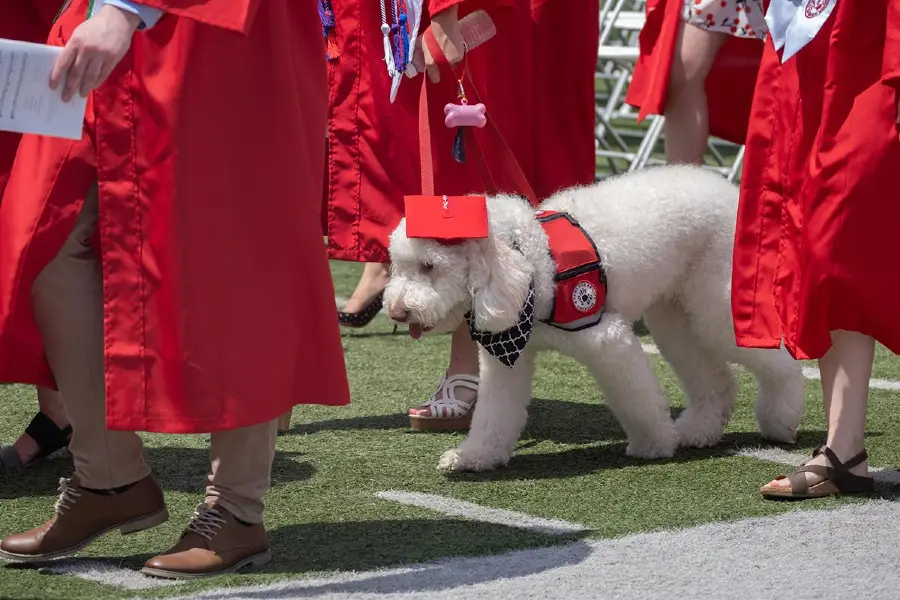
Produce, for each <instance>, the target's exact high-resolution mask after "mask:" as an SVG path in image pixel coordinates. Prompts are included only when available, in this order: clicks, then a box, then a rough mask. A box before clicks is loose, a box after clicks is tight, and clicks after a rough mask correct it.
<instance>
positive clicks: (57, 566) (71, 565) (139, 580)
mask: <svg viewBox="0 0 900 600" xmlns="http://www.w3.org/2000/svg"><path fill="white" fill-rule="evenodd" d="M40 570H41V571H44V572H47V573H53V574H54V575H73V576H75V577H78V578H79V579H86V580H87V581H92V582H94V583H102V584H104V585H112V586H116V587H120V588H124V589H127V590H149V589H153V588H160V587H167V586H172V585H178V584H179V583H184V582H183V581H175V580H171V579H157V578H154V577H147V576H145V575H141V573H140V572H138V571H134V570H131V569H123V568H121V567H116V566H114V565H112V564H110V563H105V562H100V561H97V560H61V561H59V562H56V563H53V564H51V565H49V566H46V567H42V568H41V569H40Z"/></svg>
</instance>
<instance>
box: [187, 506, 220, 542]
mask: <svg viewBox="0 0 900 600" xmlns="http://www.w3.org/2000/svg"><path fill="white" fill-rule="evenodd" d="M225 523H226V521H225V517H223V516H222V513H220V512H219V511H218V510H216V509H215V508H212V507H211V506H209V505H208V504H206V503H204V502H201V503H200V504H198V505H197V508H196V509H195V510H194V515H193V516H192V517H191V520H190V522H188V526H187V528H188V531H192V532H194V533H196V534H197V535H200V536H203V537H204V538H206V539H207V540H211V539H212V537H213V536H214V535H216V534H217V533H218V532H219V529H221V528H222V525H224V524H225Z"/></svg>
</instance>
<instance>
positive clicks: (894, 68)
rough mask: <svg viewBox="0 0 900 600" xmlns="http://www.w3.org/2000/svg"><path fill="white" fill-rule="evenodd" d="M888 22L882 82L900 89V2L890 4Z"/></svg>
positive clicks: (891, 1)
mask: <svg viewBox="0 0 900 600" xmlns="http://www.w3.org/2000/svg"><path fill="white" fill-rule="evenodd" d="M886 21H887V23H886V28H885V29H886V31H885V35H884V56H883V58H882V61H881V81H882V82H883V83H886V84H888V85H891V86H893V87H894V88H900V0H890V1H889V2H888V7H887V20H886Z"/></svg>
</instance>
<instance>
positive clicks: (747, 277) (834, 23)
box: [732, 0, 900, 359]
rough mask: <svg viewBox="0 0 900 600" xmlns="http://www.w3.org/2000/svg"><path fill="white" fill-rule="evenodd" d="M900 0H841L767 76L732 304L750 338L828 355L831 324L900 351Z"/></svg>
mask: <svg viewBox="0 0 900 600" xmlns="http://www.w3.org/2000/svg"><path fill="white" fill-rule="evenodd" d="M898 87H900V0H867V1H866V2H865V3H859V2H838V4H837V6H836V7H835V10H834V13H833V14H832V15H831V17H830V18H829V21H828V22H827V23H826V25H825V27H824V28H823V30H822V31H820V32H819V34H818V36H817V37H816V38H815V39H814V40H813V41H812V42H811V43H810V44H809V45H807V46H806V47H805V48H803V49H802V50H801V51H800V52H799V53H798V54H797V55H796V56H794V57H793V58H791V59H790V60H788V61H787V63H785V64H784V65H782V64H780V61H779V57H778V55H777V53H776V52H775V49H774V47H773V46H772V43H771V41H770V42H767V43H766V51H765V55H764V57H763V64H762V68H761V70H760V75H759V82H758V85H757V90H756V98H755V100H754V104H753V114H752V118H751V122H750V132H749V135H748V138H747V154H746V157H745V159H744V174H743V181H742V184H741V202H740V209H739V213H738V225H737V236H736V242H735V249H734V274H733V277H734V279H733V289H732V307H733V313H734V325H735V333H736V335H737V341H738V343H739V344H740V345H742V346H749V347H761V348H774V347H776V346H778V345H779V343H780V342H781V341H782V338H783V339H784V343H785V345H786V347H787V348H788V349H789V350H790V351H791V353H792V354H793V355H794V356H795V357H796V358H800V359H806V358H820V357H821V356H822V355H823V354H824V353H825V352H826V351H827V350H828V349H829V347H830V346H831V337H830V335H829V332H830V331H833V330H840V329H842V330H849V331H857V332H861V333H865V334H868V335H871V336H873V337H875V338H876V339H877V340H878V341H879V342H881V343H882V344H884V345H885V346H887V347H888V348H890V349H891V350H892V351H893V352H895V353H897V352H900V311H898V307H897V298H900V267H898V264H900V263H898V262H897V260H896V256H897V241H896V237H897V223H898V221H900V202H898V198H900V178H898V173H900V141H898V139H897V136H898V128H897V124H896V121H897V100H898V94H897V92H898Z"/></svg>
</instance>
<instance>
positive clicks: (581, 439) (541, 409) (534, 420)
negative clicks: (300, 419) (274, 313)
mask: <svg viewBox="0 0 900 600" xmlns="http://www.w3.org/2000/svg"><path fill="white" fill-rule="evenodd" d="M528 415H529V416H528V427H527V429H526V430H525V434H524V437H526V438H530V439H532V440H535V441H539V440H546V441H551V442H557V443H560V444H583V443H589V442H597V441H608V440H624V439H625V438H624V435H623V433H622V429H621V427H619V422H618V421H617V420H616V418H615V417H614V416H613V414H612V412H611V411H610V410H609V408H607V407H606V406H605V405H603V404H591V403H585V402H568V401H566V400H544V399H541V398H535V399H534V400H532V401H531V405H530V407H529V409H528ZM366 429H376V430H377V429H409V417H407V416H406V415H405V414H403V413H399V412H398V413H394V414H390V415H373V416H369V417H352V418H349V419H329V420H326V421H315V422H313V423H303V424H298V425H295V426H294V427H293V428H292V429H291V430H290V434H300V435H310V434H314V433H319V432H320V431H359V430H366ZM409 433H410V435H420V434H419V433H418V432H414V431H412V430H410V431H409ZM422 435H426V434H422Z"/></svg>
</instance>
